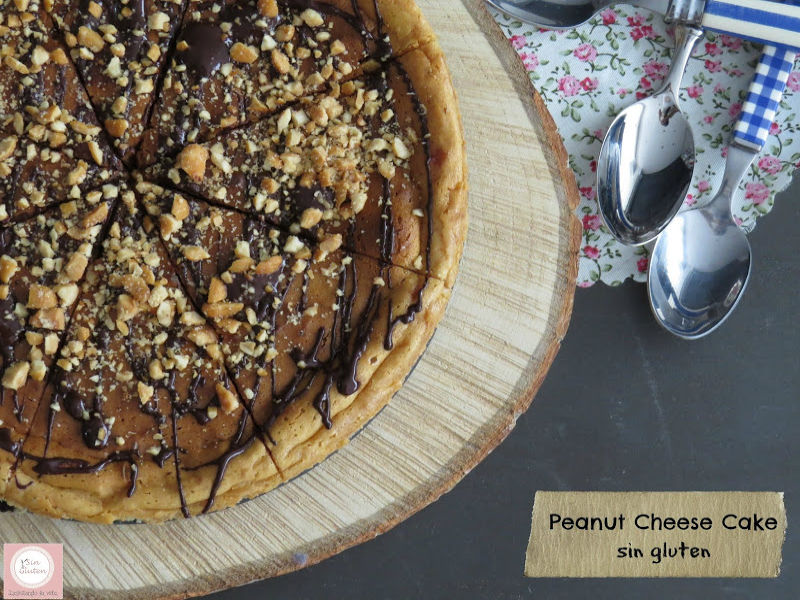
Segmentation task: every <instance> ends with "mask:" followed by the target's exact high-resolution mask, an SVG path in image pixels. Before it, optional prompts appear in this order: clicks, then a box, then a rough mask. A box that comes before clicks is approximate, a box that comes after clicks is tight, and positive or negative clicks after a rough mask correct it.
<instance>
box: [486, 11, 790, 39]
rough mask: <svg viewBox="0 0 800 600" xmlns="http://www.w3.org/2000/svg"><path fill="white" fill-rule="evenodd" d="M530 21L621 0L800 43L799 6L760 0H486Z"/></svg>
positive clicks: (676, 18) (746, 34)
mask: <svg viewBox="0 0 800 600" xmlns="http://www.w3.org/2000/svg"><path fill="white" fill-rule="evenodd" d="M486 2H487V3H488V4H490V5H491V6H493V7H494V8H496V9H497V10H499V11H501V12H504V13H506V14H507V15H509V16H511V17H513V18H515V19H519V20H520V21H523V22H525V23H528V24H530V25H535V26H538V27H549V28H553V29H571V28H573V27H577V26H578V25H580V24H581V23H584V22H586V21H588V20H589V19H590V18H592V16H593V15H595V14H596V13H597V12H598V11H600V10H601V9H603V8H605V7H607V6H610V5H612V4H617V3H618V2H624V3H625V4H632V5H634V6H637V7H640V8H645V9H647V10H651V11H653V12H656V13H658V14H661V15H664V18H665V20H666V21H667V23H671V22H676V23H683V24H685V25H693V26H695V27H702V28H703V29H707V30H710V31H716V32H719V33H727V34H729V35H733V36H735V37H740V38H744V39H748V40H753V41H756V42H761V43H764V44H781V45H784V46H791V47H794V48H800V7H796V6H787V5H784V4H781V3H779V2H768V1H761V0H486Z"/></svg>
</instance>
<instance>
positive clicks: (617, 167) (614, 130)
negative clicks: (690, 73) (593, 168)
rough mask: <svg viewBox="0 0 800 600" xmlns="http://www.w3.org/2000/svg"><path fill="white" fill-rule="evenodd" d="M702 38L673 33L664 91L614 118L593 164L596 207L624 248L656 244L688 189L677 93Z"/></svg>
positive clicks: (687, 152)
mask: <svg viewBox="0 0 800 600" xmlns="http://www.w3.org/2000/svg"><path fill="white" fill-rule="evenodd" d="M702 35H703V32H702V31H701V30H699V29H695V28H694V27H682V26H679V27H678V28H677V30H676V48H677V49H678V52H677V54H676V55H675V56H674V57H673V59H672V67H671V68H670V72H669V74H668V75H667V78H666V80H665V81H664V85H663V86H662V87H661V89H660V90H659V91H658V92H657V93H656V94H654V95H653V96H650V97H649V98H645V99H643V100H640V101H639V102H636V103H634V104H632V105H631V106H629V107H628V108H626V109H625V110H623V111H622V112H621V113H620V114H619V115H617V118H616V119H614V122H613V123H612V124H611V127H610V128H609V130H608V133H607V134H606V138H605V140H604V141H603V147H602V148H601V150H600V156H599V157H598V159H597V201H598V204H599V205H600V214H602V216H603V220H604V221H605V223H606V225H607V226H608V228H609V229H610V230H611V233H612V234H613V235H614V237H616V238H617V239H618V240H620V241H621V242H623V243H624V244H629V245H634V246H635V245H640V244H646V243H647V242H649V241H652V240H653V239H655V238H656V237H657V236H658V235H659V234H660V233H661V232H662V231H663V230H664V228H665V227H666V226H667V225H668V224H669V222H670V221H671V220H672V218H673V217H674V216H675V214H676V213H677V212H678V209H680V207H681V204H682V203H683V199H684V198H685V197H686V192H687V190H688V189H689V184H690V183H691V180H692V170H693V168H694V157H695V152H694V138H693V137H692V129H691V126H690V125H689V121H688V120H687V119H686V117H685V116H684V115H683V113H682V112H681V111H680V109H679V108H678V90H679V89H680V84H681V79H682V78H683V72H684V70H685V69H686V65H687V63H688V62H689V58H690V57H691V55H692V49H693V48H694V46H695V44H696V43H697V40H699V39H700V37H701V36H702ZM681 38H682V39H681Z"/></svg>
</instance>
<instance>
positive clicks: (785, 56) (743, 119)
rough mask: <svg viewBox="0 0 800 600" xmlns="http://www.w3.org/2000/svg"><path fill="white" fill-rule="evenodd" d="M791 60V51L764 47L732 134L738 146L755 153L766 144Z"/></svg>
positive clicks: (792, 52) (793, 56) (783, 48)
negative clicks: (750, 149)
mask: <svg viewBox="0 0 800 600" xmlns="http://www.w3.org/2000/svg"><path fill="white" fill-rule="evenodd" d="M794 58H795V50H793V49H790V48H785V47H777V46H764V50H763V52H762V54H761V61H760V62H759V63H758V68H757V69H756V74H755V77H754V78H753V82H752V83H751V84H750V90H749V91H748V94H747V100H746V101H745V103H744V106H743V107H742V112H741V114H740V115H739V121H738V122H737V123H736V128H735V130H734V133H733V137H734V139H735V140H736V141H737V142H738V143H740V144H743V145H745V146H748V147H751V148H753V149H754V150H756V151H760V150H761V149H762V148H763V147H764V144H766V143H767V138H768V137H769V130H770V127H771V126H772V123H773V122H774V121H775V113H777V112H778V105H779V104H780V103H781V98H782V97H783V91H784V90H785V89H786V81H787V80H788V79H789V73H791V72H792V67H793V66H794Z"/></svg>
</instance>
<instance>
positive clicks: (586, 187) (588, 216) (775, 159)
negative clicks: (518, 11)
mask: <svg viewBox="0 0 800 600" xmlns="http://www.w3.org/2000/svg"><path fill="white" fill-rule="evenodd" d="M493 14H494V17H495V19H496V20H497V22H498V23H499V24H500V26H501V28H502V29H503V32H504V33H505V34H506V37H508V38H509V40H510V41H511V43H512V44H513V46H514V48H515V49H516V50H517V52H518V53H519V55H520V57H521V58H522V61H523V63H524V64H525V67H526V69H527V70H528V72H529V75H530V78H531V80H532V81H533V84H534V86H535V87H536V89H537V90H538V91H539V93H540V94H541V96H542V98H543V99H544V101H545V103H546V104H547V107H548V108H549V109H550V112H551V113H552V115H553V118H554V119H555V121H556V124H557V125H558V128H559V131H560V133H561V136H562V137H563V138H564V144H565V146H566V148H567V152H568V153H569V156H570V165H571V167H572V169H573V170H574V171H575V176H576V179H577V181H578V186H579V188H580V194H581V203H580V205H579V207H578V211H579V217H580V218H581V221H582V223H583V240H582V243H581V251H580V270H579V273H578V285H579V286H580V287H589V286H591V285H593V284H594V283H596V282H598V281H602V282H604V283H607V284H609V285H619V284H621V283H622V282H623V281H625V280H626V279H627V278H629V277H632V278H633V279H634V280H636V281H645V279H646V274H647V265H648V260H649V250H650V248H651V246H650V247H643V248H630V247H627V246H625V245H623V244H620V243H619V242H617V241H616V240H615V239H614V238H613V237H612V236H611V234H610V233H609V232H608V230H607V229H606V228H605V226H604V225H603V224H602V220H601V219H600V216H599V215H598V209H597V202H596V200H595V193H596V192H595V185H596V179H595V177H596V175H595V169H596V159H597V155H598V154H599V152H600V146H601V145H602V141H603V136H604V135H605V132H606V129H607V128H608V126H609V125H610V124H611V121H612V120H613V119H614V117H615V116H616V115H617V114H618V113H619V112H620V111H621V110H622V109H623V108H625V107H626V106H628V105H629V104H632V103H633V102H635V101H636V100H637V99H639V98H643V97H645V96H647V95H649V94H651V93H653V92H654V91H655V90H657V89H658V88H659V87H660V84H661V82H662V80H663V79H664V77H665V75H666V74H667V71H668V69H669V64H670V57H671V55H672V51H673V48H674V45H675V44H674V42H675V40H674V32H673V30H672V29H671V28H667V26H666V25H665V24H664V20H663V18H662V17H661V16H660V15H657V14H653V13H650V12H648V11H645V10H643V9H635V8H633V7H630V6H626V5H619V6H616V7H615V8H613V9H612V8H607V9H605V10H603V11H602V12H601V13H599V14H598V15H597V16H595V17H594V18H593V19H592V20H591V21H590V22H588V23H586V24H584V25H582V26H581V27H579V28H578V29H573V30H569V31H554V30H544V29H537V28H535V27H532V26H529V25H525V24H523V23H521V22H520V21H518V20H516V19H512V18H510V17H507V16H505V15H502V14H500V13H497V12H495V13H493ZM760 55H761V46H760V45H758V44H753V43H751V42H746V41H742V40H740V39H737V38H732V37H728V36H726V35H718V34H713V33H706V35H705V38H704V39H702V40H701V41H700V42H699V43H698V44H697V46H696V48H695V52H694V55H693V57H692V60H690V61H689V66H688V68H687V72H686V74H685V75H684V78H683V89H682V90H681V93H680V101H681V108H682V110H683V111H684V112H685V113H686V114H687V115H688V117H689V120H690V122H691V124H692V131H693V132H694V138H695V146H696V150H697V163H696V166H695V172H694V180H693V181H692V184H691V188H690V190H689V194H688V196H687V198H686V203H685V204H686V206H685V207H684V208H686V207H690V206H695V205H702V203H704V202H708V201H709V200H711V198H712V197H713V196H714V193H715V192H716V190H717V188H718V187H719V185H720V184H721V181H722V173H723V170H724V157H725V149H726V146H727V144H728V141H729V139H730V137H731V131H732V128H733V123H734V121H735V119H736V116H737V115H738V114H739V111H740V110H741V107H742V102H743V101H744V98H745V96H746V95H747V88H748V86H749V85H750V80H751V79H752V76H753V73H754V71H755V67H756V64H757V63H758V59H759V57H760ZM795 68H796V69H800V63H798V64H796V65H795ZM799 91H800V71H795V72H793V73H792V74H791V76H790V77H789V84H788V87H787V90H786V94H785V95H784V98H783V102H782V104H781V110H780V111H779V113H778V116H777V121H776V122H775V123H773V125H772V131H771V134H772V135H771V137H770V139H769V141H768V142H767V146H766V147H765V148H764V151H763V152H762V154H761V156H759V158H758V159H757V160H756V161H755V163H754V164H753V167H752V168H751V170H750V172H749V173H748V175H747V177H746V178H745V181H744V182H743V183H742V185H741V187H740V189H739V192H738V194H737V195H736V197H735V198H734V202H733V213H734V217H735V218H736V220H737V222H738V223H739V224H740V225H741V226H742V227H743V228H744V229H745V230H746V231H748V232H749V231H751V230H752V229H753V228H754V227H755V225H756V220H757V219H758V218H759V217H761V216H763V215H766V214H767V213H769V211H770V210H771V208H772V205H773V201H774V198H775V194H776V193H778V192H780V191H781V190H783V189H784V188H785V187H786V186H787V185H788V184H789V183H790V181H791V176H792V173H793V172H794V170H795V169H796V168H798V167H800V122H798V119H797V109H798V107H800V94H797V93H796V92H799Z"/></svg>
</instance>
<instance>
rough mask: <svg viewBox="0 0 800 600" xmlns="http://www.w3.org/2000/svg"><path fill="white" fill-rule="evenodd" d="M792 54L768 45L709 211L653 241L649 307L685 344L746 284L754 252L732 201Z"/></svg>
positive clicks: (718, 320) (718, 319)
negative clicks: (738, 224)
mask: <svg viewBox="0 0 800 600" xmlns="http://www.w3.org/2000/svg"><path fill="white" fill-rule="evenodd" d="M793 64H794V51H792V50H787V49H778V48H775V47H774V46H765V47H764V52H763V54H762V56H761V62H760V63H759V66H758V69H757V71H756V77H755V79H754V80H753V82H752V83H751V84H750V91H749V93H748V98H747V102H746V103H745V105H744V108H743V110H742V113H741V115H740V116H739V121H738V122H737V124H736V129H735V131H734V134H733V141H732V143H731V144H730V146H729V148H728V156H727V163H726V165H725V175H724V178H723V182H722V188H721V189H720V191H719V192H718V193H717V195H716V196H715V197H714V199H713V200H712V201H711V203H710V204H709V205H708V206H705V207H704V208H699V209H695V210H690V211H686V212H684V213H682V214H680V215H678V216H677V217H676V218H675V219H674V220H673V221H672V223H671V224H670V225H669V227H667V229H666V230H665V231H664V233H663V234H662V235H661V237H660V238H659V239H658V242H656V246H655V249H654V250H653V256H652V258H651V261H650V270H649V273H648V288H649V295H650V306H651V308H652V309H653V314H654V315H655V316H656V319H657V320H658V322H659V323H660V324H661V325H662V326H663V327H664V328H665V329H667V331H670V332H671V333H673V334H675V335H677V336H678V337H682V338H684V339H697V338H700V337H703V336H705V335H707V334H709V333H711V332H712V331H714V330H715V329H716V328H717V327H719V326H720V325H721V324H722V323H723V321H725V319H726V318H727V317H728V315H730V313H731V312H732V311H733V309H734V308H735V307H736V305H737V303H738V302H739V299H740V298H741V297H742V292H743V291H744V289H745V287H746V286H747V281H748V278H749V276H750V270H751V250H750V243H749V242H748V241H747V236H746V235H745V234H744V232H743V231H742V230H741V229H739V227H738V226H737V225H736V222H735V221H734V220H733V216H732V214H731V200H732V198H733V194H734V192H735V191H736V189H737V188H738V186H739V183H740V182H741V180H742V178H743V177H744V175H745V173H746V172H747V170H748V169H749V168H750V165H751V164H752V162H753V160H754V159H755V157H756V156H757V155H758V153H759V152H760V151H761V149H762V148H763V147H764V144H765V143H766V140H767V137H768V136H769V128H770V125H771V124H772V122H773V120H774V119H775V112H776V111H777V108H778V104H779V103H780V100H781V96H782V94H783V90H784V88H785V86H786V80H787V78H788V77H789V73H790V72H791V70H792V66H793Z"/></svg>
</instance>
